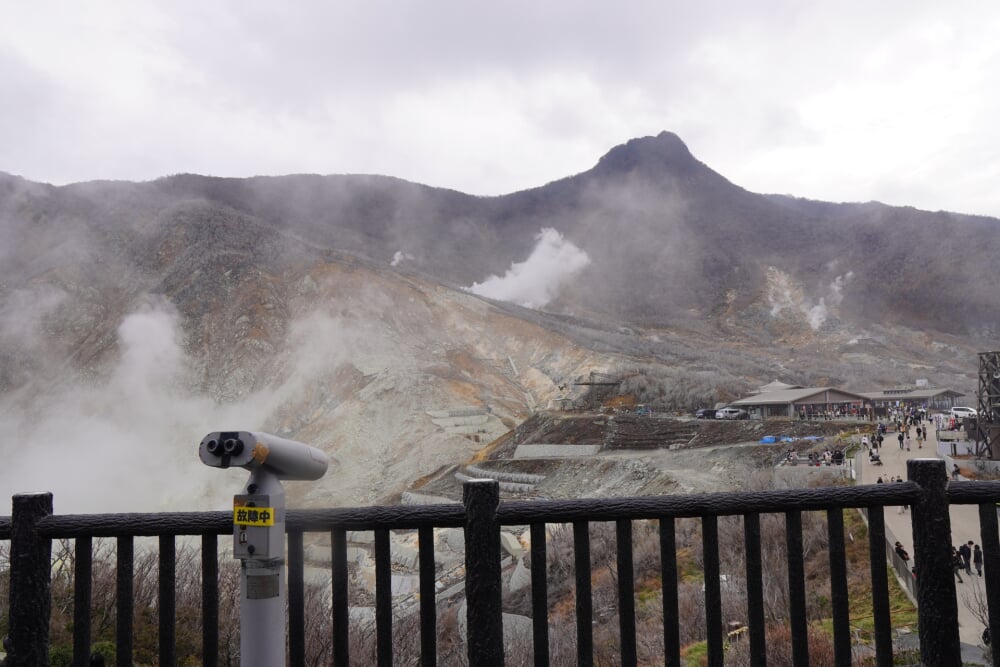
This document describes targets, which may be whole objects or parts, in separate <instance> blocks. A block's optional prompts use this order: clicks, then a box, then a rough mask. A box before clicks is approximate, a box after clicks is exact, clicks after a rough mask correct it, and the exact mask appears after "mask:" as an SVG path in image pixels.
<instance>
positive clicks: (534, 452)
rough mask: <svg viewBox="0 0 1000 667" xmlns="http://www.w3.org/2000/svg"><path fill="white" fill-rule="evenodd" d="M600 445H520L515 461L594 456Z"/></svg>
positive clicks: (515, 453) (599, 449)
mask: <svg viewBox="0 0 1000 667" xmlns="http://www.w3.org/2000/svg"><path fill="white" fill-rule="evenodd" d="M600 451H601V446H600V445H518V446H517V449H516V450H514V458H515V459H561V458H566V457H573V456H593V455H594V454H597V453H598V452H600Z"/></svg>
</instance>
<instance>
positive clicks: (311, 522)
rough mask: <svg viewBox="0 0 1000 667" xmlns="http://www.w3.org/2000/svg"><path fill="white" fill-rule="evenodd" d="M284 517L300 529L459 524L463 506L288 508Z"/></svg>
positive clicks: (452, 525)
mask: <svg viewBox="0 0 1000 667" xmlns="http://www.w3.org/2000/svg"><path fill="white" fill-rule="evenodd" d="M287 517H288V518H287V526H288V530H293V529H294V530H301V531H303V532H316V531H328V530H332V529H334V528H340V529H343V530H380V529H385V530H408V529H418V528H462V527H463V526H465V507H464V506H463V505H461V504H458V503H455V504H440V505H391V506H386V507H339V508H335V509H317V510H288V514H287Z"/></svg>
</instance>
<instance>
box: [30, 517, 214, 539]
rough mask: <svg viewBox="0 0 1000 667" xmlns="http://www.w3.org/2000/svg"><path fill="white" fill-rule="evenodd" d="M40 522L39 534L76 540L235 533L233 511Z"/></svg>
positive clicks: (70, 518)
mask: <svg viewBox="0 0 1000 667" xmlns="http://www.w3.org/2000/svg"><path fill="white" fill-rule="evenodd" d="M46 518H48V519H52V520H51V521H48V522H45V523H42V522H39V523H38V534H39V536H41V537H48V538H52V539H67V538H76V537H88V536H90V537H156V536H160V535H206V534H211V533H215V534H216V535H224V534H227V533H232V532H233V515H232V512H158V513H150V514H132V513H128V514H58V515H52V516H50V517H46Z"/></svg>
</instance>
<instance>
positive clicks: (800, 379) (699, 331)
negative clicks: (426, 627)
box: [0, 132, 1000, 511]
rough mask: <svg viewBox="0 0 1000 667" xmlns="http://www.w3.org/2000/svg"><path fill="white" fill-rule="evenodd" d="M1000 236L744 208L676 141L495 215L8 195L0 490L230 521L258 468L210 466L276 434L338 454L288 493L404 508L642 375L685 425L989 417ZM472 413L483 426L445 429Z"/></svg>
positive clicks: (337, 188) (23, 184) (280, 183)
mask: <svg viewBox="0 0 1000 667" xmlns="http://www.w3.org/2000/svg"><path fill="white" fill-rule="evenodd" d="M998 225H1000V222H998V221H997V220H995V219H990V218H982V217H973V216H964V215H960V214H954V213H945V212H937V213H929V212H924V211H917V210H914V209H910V208H893V207H888V206H884V205H881V204H878V203H866V204H832V203H824V202H814V201H806V200H801V199H795V198H792V197H787V196H777V195H759V194H754V193H751V192H748V191H746V190H744V189H742V188H740V187H738V186H737V185H734V184H732V183H730V182H729V181H727V180H726V179H725V178H724V177H723V176H721V175H719V174H717V173H715V172H714V171H712V170H711V169H710V168H709V167H707V166H706V165H704V164H702V163H701V162H699V161H698V160H696V159H695V158H694V157H693V156H692V155H691V154H690V152H689V151H688V149H687V147H686V146H685V145H684V144H683V142H682V141H681V140H680V139H679V138H678V137H676V136H675V135H673V134H670V133H666V132H665V133H662V134H660V135H658V136H656V137H645V138H641V139H634V140H632V141H629V142H628V143H626V144H624V145H622V146H618V147H616V148H614V149H612V150H611V151H610V152H609V153H608V154H607V155H605V156H604V157H603V158H601V160H600V161H599V162H598V163H597V164H596V165H595V166H594V167H593V168H592V169H590V170H588V171H586V172H583V173H581V174H577V175H575V176H570V177H567V178H565V179H562V180H559V181H555V182H553V183H549V184H547V185H544V186H541V187H538V188H534V189H531V190H526V191H523V192H517V193H513V194H510V195H505V196H500V197H485V198H484V197H472V196H469V195H465V194H462V193H459V192H455V191H450V190H442V189H437V188H433V187H429V186H425V185H419V184H414V183H409V182H406V181H402V180H399V179H396V178H391V177H386V176H351V175H342V176H314V175H295V176H285V177H268V178H250V179H224V178H209V177H202V176H196V175H178V176H170V177H165V178H162V179H159V180H156V181H151V182H146V183H128V182H92V183H80V184H75V185H70V186H64V187H53V186H49V185H45V184H39V183H32V182H29V181H25V180H23V179H21V178H18V177H15V176H9V175H2V174H0V233H2V235H3V239H4V243H3V244H2V245H0V428H3V429H4V432H5V433H7V434H8V436H9V437H8V439H7V440H6V442H5V443H4V444H2V445H0V451H3V453H4V454H5V455H6V459H7V460H8V461H13V464H12V465H9V466H6V467H5V469H4V470H3V471H2V472H0V488H3V489H5V490H7V491H9V493H13V492H16V491H25V490H39V489H43V488H49V489H51V490H53V491H55V492H56V503H57V507H56V509H57V511H70V509H72V510H73V511H85V510H97V509H100V510H117V511H123V510H131V509H155V508H162V507H173V508H192V507H201V506H204V504H209V505H215V506H218V507H224V506H225V502H226V498H227V496H228V495H231V494H232V493H233V491H234V488H235V487H236V486H238V485H239V484H241V483H242V481H243V475H242V473H239V472H227V473H221V474H220V473H219V472H217V471H211V470H208V469H207V468H204V467H203V466H201V465H200V464H199V463H198V462H197V456H196V455H195V450H196V445H197V443H198V442H199V441H200V439H201V437H202V436H203V435H204V434H205V433H207V432H209V431H213V430H219V429H250V430H253V429H260V430H265V431H271V432H274V433H277V434H279V435H282V436H285V437H291V438H296V439H300V440H303V441H306V442H309V443H311V444H315V445H317V446H320V447H322V448H323V449H325V450H326V451H328V452H330V454H331V456H332V457H333V460H334V465H333V470H331V473H330V474H329V475H328V476H327V477H326V478H325V479H324V481H323V482H321V483H319V484H316V485H312V486H310V487H309V488H308V490H303V491H301V492H296V493H301V494H305V495H301V496H300V497H298V498H296V500H297V501H299V502H303V503H310V504H313V505H327V504H331V503H339V504H364V503H370V502H379V501H383V500H392V499H394V498H395V497H397V496H398V494H399V493H400V492H401V491H402V490H403V489H404V488H405V487H406V485H407V484H408V483H409V482H410V481H412V480H413V479H415V478H417V477H420V476H422V475H427V474H430V473H432V472H434V471H435V470H437V469H439V468H440V467H441V466H444V465H447V464H449V463H453V462H456V461H459V460H463V459H464V458H467V457H469V456H472V455H473V454H474V453H475V452H476V451H478V449H479V448H481V447H482V446H483V445H484V444H485V443H486V442H488V441H489V440H491V439H492V438H495V437H497V436H499V435H501V434H502V433H504V432H505V431H507V430H508V429H510V428H512V427H513V426H514V425H515V424H516V423H518V422H519V421H521V420H522V419H524V418H525V417H527V416H528V415H529V414H530V413H531V412H532V411H533V410H535V409H537V408H538V407H545V406H546V405H548V403H549V402H550V401H552V400H553V399H555V398H558V397H564V396H573V395H578V394H579V393H580V392H582V391H583V390H584V389H583V388H582V387H580V386H576V385H575V384H574V382H575V381H576V380H578V379H580V378H582V377H585V376H587V374H589V373H590V372H591V371H598V372H624V371H632V370H635V369H645V370H646V372H648V373H649V374H650V375H651V376H655V377H657V378H659V379H660V381H662V382H663V384H664V387H665V389H664V391H663V393H662V395H661V399H660V400H661V401H662V403H663V407H665V408H672V409H684V408H692V407H696V405H697V404H703V403H707V402H714V401H715V400H726V399H727V398H731V397H734V396H737V395H739V394H740V393H742V392H745V391H747V390H749V389H751V388H753V387H755V386H758V385H760V384H764V383H765V382H769V381H771V380H773V379H775V378H780V379H782V380H784V381H788V382H795V383H802V384H818V385H825V384H835V385H841V386H845V387H846V388H850V389H854V390H865V389H872V388H879V387H884V386H891V385H899V384H911V383H913V382H914V381H915V380H916V379H928V380H929V381H930V382H931V383H932V384H936V385H939V386H951V387H954V388H955V389H958V390H959V391H964V392H967V394H969V396H970V400H971V395H972V393H973V392H974V391H975V389H976V378H975V373H976V370H977V366H976V358H975V353H976V352H979V351H983V350H986V349H995V345H996V338H997V333H998V331H1000V303H998V300H1000V294H998V292H997V290H996V289H995V287H996V281H995V280H991V279H990V276H991V275H992V274H991V272H990V269H991V265H992V263H993V261H994V260H995V258H996V257H1000V234H998V233H997V232H998ZM680 388H683V390H681V389H680ZM471 413H475V414H481V415H482V416H483V419H482V422H481V427H479V428H477V429H474V430H473V431H465V432H462V431H461V430H460V429H458V430H456V429H455V428H453V427H450V426H447V425H446V422H447V417H446V416H445V417H442V415H449V414H471ZM222 478H224V479H225V481H224V482H221V483H220V480H221V479H222ZM9 493H8V495H9ZM61 500H62V501H63V502H65V503H67V504H66V505H62V504H61V502H60V501H61ZM123 503H126V504H127V507H123V506H122V504H123Z"/></svg>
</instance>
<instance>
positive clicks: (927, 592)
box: [906, 459, 962, 667]
mask: <svg viewBox="0 0 1000 667" xmlns="http://www.w3.org/2000/svg"><path fill="white" fill-rule="evenodd" d="M906 475H907V478H908V479H909V480H910V481H912V482H916V483H917V484H918V485H919V486H920V499H919V500H917V502H916V503H914V505H913V512H912V513H911V521H912V525H913V560H914V567H915V569H916V572H917V614H918V618H919V622H918V628H919V632H920V657H921V660H922V661H923V664H925V665H941V666H942V667H949V666H954V667H959V666H960V665H961V664H962V651H961V643H960V640H959V634H958V599H957V597H956V591H955V570H954V568H953V566H952V561H951V547H952V544H951V516H950V515H949V513H948V496H947V487H948V473H947V472H946V470H945V464H944V461H942V460H940V459H910V460H908V461H907V462H906Z"/></svg>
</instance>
